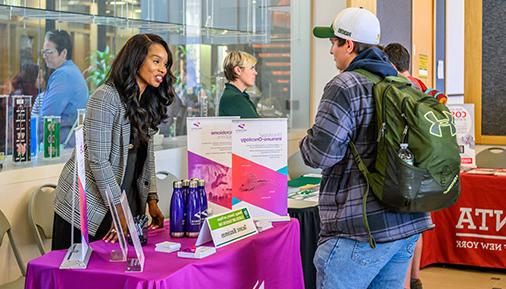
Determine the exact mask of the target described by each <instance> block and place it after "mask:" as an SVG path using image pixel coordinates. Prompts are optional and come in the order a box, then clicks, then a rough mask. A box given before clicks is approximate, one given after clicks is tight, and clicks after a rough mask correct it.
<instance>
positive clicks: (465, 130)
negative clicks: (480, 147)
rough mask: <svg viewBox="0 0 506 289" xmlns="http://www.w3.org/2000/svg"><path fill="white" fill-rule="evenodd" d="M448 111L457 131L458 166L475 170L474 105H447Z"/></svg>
mask: <svg viewBox="0 0 506 289" xmlns="http://www.w3.org/2000/svg"><path fill="white" fill-rule="evenodd" d="M448 109H450V111H451V113H452V116H453V119H454V120H455V127H456V129H457V143H458V145H459V149H460V164H461V166H462V167H468V168H475V167H476V150H475V143H474V140H475V138H474V104H449V105H448Z"/></svg>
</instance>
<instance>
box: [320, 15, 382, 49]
mask: <svg viewBox="0 0 506 289" xmlns="http://www.w3.org/2000/svg"><path fill="white" fill-rule="evenodd" d="M380 32H381V31H380V23H379V20H378V18H377V17H376V15H374V14H373V13H372V12H371V11H369V10H367V9H364V8H357V7H350V8H346V9H344V10H342V11H341V12H339V13H338V14H337V15H336V18H335V19H334V21H333V22H332V24H331V25H330V27H322V26H317V27H315V28H313V35H314V36H316V37H318V38H332V37H336V36H337V37H339V38H342V39H349V40H353V41H356V42H360V43H365V44H379V41H380V34H381V33H380Z"/></svg>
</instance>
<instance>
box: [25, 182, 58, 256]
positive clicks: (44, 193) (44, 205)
mask: <svg viewBox="0 0 506 289" xmlns="http://www.w3.org/2000/svg"><path fill="white" fill-rule="evenodd" d="M55 188H56V186H55V185H53V184H46V185H43V186H41V187H40V188H39V189H38V190H36V191H34V192H33V193H32V196H31V197H30V201H29V202H28V222H29V224H30V229H31V231H32V235H33V238H34V239H35V243H36V244H37V247H38V248H39V252H40V254H41V255H44V254H45V253H46V250H45V249H44V240H50V239H51V238H52V236H53V220H54V219H53V214H50V213H48V212H52V208H53V201H54V198H55V193H54V189H55Z"/></svg>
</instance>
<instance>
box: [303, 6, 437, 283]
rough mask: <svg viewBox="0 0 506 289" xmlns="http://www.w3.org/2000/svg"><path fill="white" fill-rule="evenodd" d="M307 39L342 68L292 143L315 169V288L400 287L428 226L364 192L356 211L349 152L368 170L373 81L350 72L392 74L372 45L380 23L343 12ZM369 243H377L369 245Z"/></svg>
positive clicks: (359, 180)
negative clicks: (326, 43)
mask: <svg viewBox="0 0 506 289" xmlns="http://www.w3.org/2000/svg"><path fill="white" fill-rule="evenodd" d="M313 34H314V36H316V37H318V38H328V39H329V40H330V44H331V48H330V54H331V55H332V56H333V59H334V61H335V63H336V67H337V69H338V70H340V71H342V72H341V73H340V74H338V75H337V76H335V77H334V78H333V79H332V80H330V82H329V83H327V85H326V86H325V88H324V91H323V96H322V98H321V101H320V104H319V106H318V112H317V114H316V118H315V123H314V125H313V126H312V127H311V128H310V129H309V130H308V131H307V135H306V136H305V137H304V138H303V139H302V141H301V143H300V151H301V153H302V158H303V159H304V162H305V163H306V164H307V165H309V166H311V167H314V168H321V169H323V170H322V180H321V183H320V196H319V204H318V208H319V211H320V226H321V231H320V239H319V242H318V248H317V250H316V253H315V257H314V264H315V267H316V270H317V284H316V285H317V287H318V288H320V289H321V288H334V289H341V288H343V289H349V288H354V289H365V288H371V289H376V288H378V289H379V288H389V289H400V288H402V287H403V284H404V278H405V276H406V270H407V267H408V265H409V261H410V259H411V257H412V254H413V250H414V246H415V243H416V241H417V240H418V238H419V236H420V233H422V232H423V231H425V230H428V229H430V228H432V227H433V226H434V225H433V224H432V222H431V219H430V216H429V215H428V214H426V213H400V212H395V211H392V210H389V209H387V208H386V207H385V206H383V205H382V204H381V203H380V202H379V201H378V200H377V199H376V197H375V196H374V194H372V193H370V194H369V195H368V197H367V199H366V202H367V206H366V212H363V211H362V210H363V204H362V200H363V196H364V194H365V192H366V191H367V189H368V188H367V182H366V180H365V178H364V176H363V175H362V174H361V172H360V170H359V168H358V166H357V165H356V163H355V161H354V159H353V155H352V153H351V150H350V149H349V144H350V142H353V143H354V144H355V146H356V149H357V151H358V153H359V155H361V156H362V160H363V162H364V164H365V165H366V166H367V167H368V168H369V169H372V167H373V166H374V164H375V161H376V153H375V152H376V132H377V130H376V128H377V127H378V125H377V123H376V120H375V114H376V112H375V105H374V103H375V102H374V97H373V86H374V84H373V82H372V81H370V80H369V79H368V78H366V77H364V76H363V75H361V74H359V73H358V72H355V71H354V70H356V69H364V70H367V71H369V72H371V73H374V74H376V75H378V76H379V77H382V78H384V77H387V76H395V75H397V71H396V70H395V69H394V68H393V66H392V65H391V64H390V63H389V62H388V57H387V56H386V55H385V54H384V53H383V51H381V50H380V49H378V48H377V47H375V45H377V44H378V43H379V40H380V23H379V20H378V18H376V16H375V15H374V14H373V13H371V12H370V11H368V10H366V9H363V8H346V9H344V10H342V11H341V12H340V13H338V14H337V16H336V17H335V19H334V21H333V23H332V24H331V26H330V27H329V26H325V27H315V28H314V29H313ZM364 217H365V218H367V219H368V222H369V228H366V226H365V224H364ZM372 238H374V239H375V240H376V242H377V244H376V247H375V248H372V247H373V245H374V242H372ZM368 241H370V242H368Z"/></svg>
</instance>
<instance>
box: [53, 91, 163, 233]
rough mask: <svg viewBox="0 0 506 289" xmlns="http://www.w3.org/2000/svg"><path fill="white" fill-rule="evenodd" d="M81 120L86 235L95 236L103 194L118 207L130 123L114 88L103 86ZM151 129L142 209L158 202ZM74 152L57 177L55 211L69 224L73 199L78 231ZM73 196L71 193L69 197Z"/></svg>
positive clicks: (141, 189) (103, 209) (141, 188)
mask: <svg viewBox="0 0 506 289" xmlns="http://www.w3.org/2000/svg"><path fill="white" fill-rule="evenodd" d="M86 109H87V110H86V118H85V120H84V147H85V153H84V156H85V169H86V203H87V213H88V214H87V215H88V231H89V234H90V235H92V236H95V233H96V232H97V229H98V227H99V226H100V223H101V222H102V220H103V219H104V216H105V215H106V213H107V211H108V207H107V206H106V204H107V199H106V195H105V192H106V190H109V191H110V192H111V193H112V195H113V202H114V204H119V200H120V193H121V189H120V187H121V184H122V182H123V177H124V173H125V169H126V164H127V159H128V145H129V142H130V122H129V120H128V118H126V117H125V116H126V111H125V106H124V104H123V103H122V102H121V99H120V96H119V94H118V91H117V90H116V89H115V88H114V86H112V85H109V84H104V85H102V86H100V87H99V88H97V90H96V91H95V92H94V93H93V95H92V96H91V98H90V100H89V101H88V105H87V108H86ZM154 134H155V131H153V130H151V129H150V132H149V135H150V139H149V143H148V152H147V158H146V162H145V163H144V168H143V172H142V174H141V176H140V177H139V179H138V180H137V187H138V189H139V194H140V199H141V200H142V202H143V203H141V204H140V205H141V208H143V207H145V206H146V202H147V201H148V200H151V199H156V200H158V195H157V192H156V179H155V162H154V152H153V137H152V136H153V135H154ZM74 164H75V149H74V152H73V153H72V155H71V157H70V159H69V160H68V161H67V163H66V164H65V166H64V167H63V170H62V172H61V175H60V179H59V181H58V186H57V188H56V198H55V202H54V210H55V213H57V214H58V215H59V216H60V217H62V218H63V219H65V220H66V221H67V222H69V223H71V214H72V209H71V208H72V197H74V198H75V204H76V207H75V209H74V211H75V216H74V226H75V227H76V228H80V227H81V226H80V221H79V205H78V204H79V195H78V193H77V188H76V187H74V185H73V184H74V175H75V169H74ZM72 192H74V193H72Z"/></svg>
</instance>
